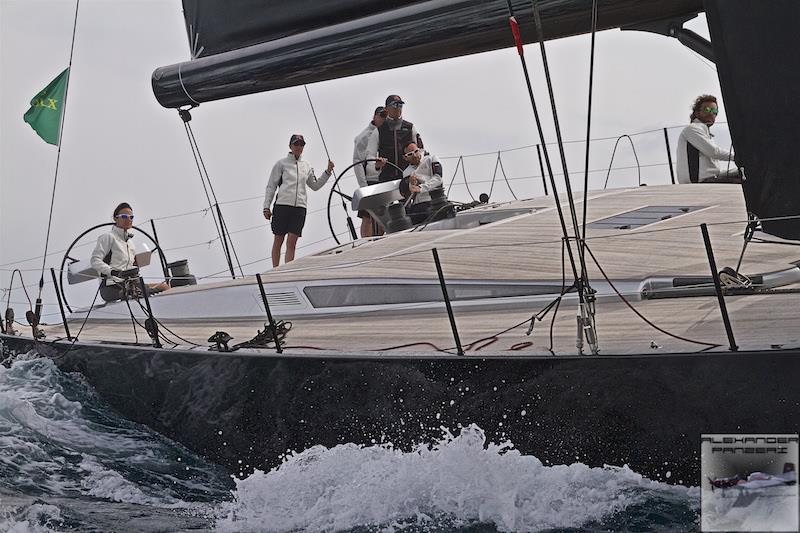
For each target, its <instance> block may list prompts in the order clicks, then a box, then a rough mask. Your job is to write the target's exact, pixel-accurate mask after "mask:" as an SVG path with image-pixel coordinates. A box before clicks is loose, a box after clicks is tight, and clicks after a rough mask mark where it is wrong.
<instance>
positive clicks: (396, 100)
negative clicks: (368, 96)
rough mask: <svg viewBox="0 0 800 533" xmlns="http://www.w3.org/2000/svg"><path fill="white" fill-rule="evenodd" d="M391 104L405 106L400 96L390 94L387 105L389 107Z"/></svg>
mask: <svg viewBox="0 0 800 533" xmlns="http://www.w3.org/2000/svg"><path fill="white" fill-rule="evenodd" d="M391 104H405V102H404V101H403V99H402V98H400V97H399V96H398V95H396V94H390V95H389V96H387V97H386V105H387V106H388V105H391Z"/></svg>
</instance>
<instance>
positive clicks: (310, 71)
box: [152, 0, 703, 108]
mask: <svg viewBox="0 0 800 533" xmlns="http://www.w3.org/2000/svg"><path fill="white" fill-rule="evenodd" d="M512 3H513V5H514V10H515V12H516V15H517V19H518V21H519V23H520V29H521V34H522V39H523V41H524V42H526V43H531V42H535V41H536V40H537V36H536V32H535V29H534V27H533V26H534V25H533V16H532V5H531V2H530V1H528V0H514V1H513V2H512ZM183 4H184V16H185V20H186V29H187V32H188V36H189V43H190V50H191V52H192V57H193V59H192V60H191V61H187V62H183V63H178V64H175V65H169V66H165V67H160V68H158V69H156V70H155V72H154V73H153V77H152V83H153V92H154V93H155V96H156V99H157V100H158V102H159V103H160V104H161V105H163V106H164V107H168V108H174V107H182V106H189V105H196V104H199V103H202V102H209V101H213V100H219V99H223V98H230V97H233V96H240V95H244V94H251V93H257V92H262V91H269V90H273V89H280V88H283V87H291V86H295V85H302V84H305V83H313V82H317V81H323V80H329V79H334V78H340V77H345V76H352V75H356V74H363V73H366V72H373V71H377V70H385V69H389V68H395V67H401V66H406V65H413V64H417V63H424V62H428V61H435V60H439V59H446V58H450V57H456V56H461V55H467V54H473V53H478V52H485V51H488V50H496V49H499V48H506V47H510V46H513V45H514V41H513V37H512V35H511V32H510V31H509V27H508V6H507V2H506V0H411V1H409V0H406V1H404V2H399V1H397V0H337V1H335V2H334V1H328V2H322V1H319V0H293V1H291V2H288V1H285V0H280V1H278V0H276V1H271V2H263V1H259V0H237V1H236V2H215V1H212V0H184V2H183ZM591 6H592V2H591V0H542V1H541V4H540V10H541V14H542V22H543V30H544V37H545V38H546V39H553V38H558V37H565V36H568V35H576V34H580V33H585V32H588V31H589V30H590V23H591ZM702 10H703V5H702V0H670V1H664V0H601V1H600V2H599V9H598V28H599V29H607V28H614V27H618V26H621V25H627V24H636V23H641V22H646V21H651V20H658V19H664V18H669V17H673V16H683V15H690V14H694V13H697V12H700V11H702Z"/></svg>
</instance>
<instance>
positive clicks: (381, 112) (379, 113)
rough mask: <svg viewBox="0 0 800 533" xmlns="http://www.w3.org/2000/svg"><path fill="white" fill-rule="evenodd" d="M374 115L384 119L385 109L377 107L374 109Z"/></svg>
mask: <svg viewBox="0 0 800 533" xmlns="http://www.w3.org/2000/svg"><path fill="white" fill-rule="evenodd" d="M375 114H376V115H380V116H382V117H385V116H386V108H385V107H383V106H382V105H381V106H378V107H376V108H375Z"/></svg>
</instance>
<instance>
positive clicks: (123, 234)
mask: <svg viewBox="0 0 800 533" xmlns="http://www.w3.org/2000/svg"><path fill="white" fill-rule="evenodd" d="M113 220H114V226H113V227H112V228H111V231H109V232H108V233H104V234H103V235H100V236H99V237H98V238H97V244H96V245H95V247H94V251H93V252H92V257H91V260H90V261H91V264H92V268H94V269H95V270H96V271H97V273H98V274H100V276H101V277H102V279H101V280H100V297H101V298H103V300H105V301H106V302H113V301H116V300H121V299H122V298H125V297H126V296H127V294H128V293H127V291H126V287H125V280H124V279H123V278H120V277H118V276H119V275H120V274H121V273H123V272H125V271H126V270H130V269H132V268H134V267H136V266H137V265H136V251H135V248H134V246H133V242H132V241H131V238H132V237H133V235H132V234H131V233H129V232H128V230H129V229H131V227H133V209H132V208H131V206H130V204H128V203H127V202H122V203H121V204H119V205H118V206H117V208H116V209H114V216H113ZM136 281H137V282H138V275H137V276H136ZM147 287H148V289H149V290H150V292H151V293H156V292H161V291H165V290H167V289H169V284H167V282H166V281H164V282H161V283H150V284H148V285H147Z"/></svg>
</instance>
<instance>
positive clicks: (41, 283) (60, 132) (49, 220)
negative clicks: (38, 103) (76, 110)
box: [36, 0, 81, 311]
mask: <svg viewBox="0 0 800 533" xmlns="http://www.w3.org/2000/svg"><path fill="white" fill-rule="evenodd" d="M80 3H81V2H80V0H76V1H75V20H74V22H73V23H72V44H71V45H70V47H69V65H67V81H66V83H65V85H64V101H63V102H61V121H60V124H59V125H58V153H57V155H56V169H55V174H54V175H53V194H52V195H51V197H50V214H49V215H48V217H47V236H46V237H45V240H44V257H42V271H41V274H40V276H39V294H38V296H37V297H36V304H37V305H38V306H41V302H42V289H43V288H44V269H45V263H46V261H47V248H48V246H49V245H50V229H51V227H52V223H53V205H55V202H56V186H57V184H58V165H59V163H60V162H61V137H62V136H63V134H64V118H65V117H66V114H67V94H69V79H70V77H72V57H73V54H74V52H75V33H76V30H77V28H78V7H79V6H80ZM40 311H41V310H40Z"/></svg>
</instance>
